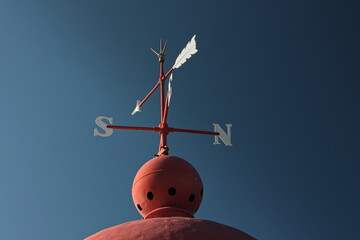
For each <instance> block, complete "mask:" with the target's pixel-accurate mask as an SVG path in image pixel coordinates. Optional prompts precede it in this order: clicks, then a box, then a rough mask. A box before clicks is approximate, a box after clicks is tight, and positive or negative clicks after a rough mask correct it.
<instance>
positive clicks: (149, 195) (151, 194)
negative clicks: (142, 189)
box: [146, 192, 154, 200]
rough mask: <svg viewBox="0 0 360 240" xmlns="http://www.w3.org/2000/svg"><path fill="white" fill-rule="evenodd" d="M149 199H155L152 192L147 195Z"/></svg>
mask: <svg viewBox="0 0 360 240" xmlns="http://www.w3.org/2000/svg"><path fill="white" fill-rule="evenodd" d="M146 197H147V199H149V200H152V199H153V198H154V194H153V193H152V192H148V193H147V194H146Z"/></svg>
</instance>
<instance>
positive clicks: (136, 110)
mask: <svg viewBox="0 0 360 240" xmlns="http://www.w3.org/2000/svg"><path fill="white" fill-rule="evenodd" d="M139 105H140V100H137V101H136V107H135V109H134V111H133V112H132V113H131V115H135V113H137V112H141V110H140V107H139Z"/></svg>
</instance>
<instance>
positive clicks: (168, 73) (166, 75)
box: [164, 68, 174, 79]
mask: <svg viewBox="0 0 360 240" xmlns="http://www.w3.org/2000/svg"><path fill="white" fill-rule="evenodd" d="M172 71H174V69H173V68H170V70H169V71H168V72H167V73H166V74H165V76H164V78H165V79H166V78H167V77H168V76H169V75H170V73H172Z"/></svg>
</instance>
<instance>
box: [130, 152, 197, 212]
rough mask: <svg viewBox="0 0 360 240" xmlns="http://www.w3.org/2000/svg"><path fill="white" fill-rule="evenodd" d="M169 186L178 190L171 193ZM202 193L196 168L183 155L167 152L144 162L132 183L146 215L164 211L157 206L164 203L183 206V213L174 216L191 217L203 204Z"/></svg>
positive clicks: (137, 206) (135, 200)
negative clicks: (173, 154)
mask: <svg viewBox="0 0 360 240" xmlns="http://www.w3.org/2000/svg"><path fill="white" fill-rule="evenodd" d="M169 189H173V190H174V191H175V192H173V193H172V194H170V192H171V191H169ZM202 193H203V184H202V182H201V178H200V175H199V173H198V172H197V171H196V169H195V168H194V167H193V166H192V165H191V164H190V163H189V162H187V161H185V160H184V159H181V158H179V157H175V156H168V155H162V156H160V157H156V158H153V159H151V160H150V161H148V162H147V163H145V164H144V165H143V166H142V167H141V168H140V169H139V171H138V172H137V174H136V176H135V179H134V183H133V187H132V196H133V200H134V204H135V206H136V208H137V209H138V211H139V213H140V214H141V215H142V216H143V217H144V218H150V217H159V216H161V213H162V212H163V211H159V210H158V209H160V208H164V207H173V208H176V209H183V213H181V215H177V214H175V215H172V216H181V217H189V216H190V217H191V216H193V215H194V213H195V212H196V211H197V209H198V208H199V206H200V203H201V200H202ZM149 194H150V198H149ZM155 212H156V214H154V213H155ZM167 212H168V210H167ZM184 213H185V214H186V215H184ZM164 216H165V217H169V214H168V213H166V215H164Z"/></svg>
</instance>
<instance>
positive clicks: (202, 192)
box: [200, 189, 204, 197]
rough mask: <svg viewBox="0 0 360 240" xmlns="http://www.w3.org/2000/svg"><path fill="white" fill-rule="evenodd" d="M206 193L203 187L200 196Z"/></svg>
mask: <svg viewBox="0 0 360 240" xmlns="http://www.w3.org/2000/svg"><path fill="white" fill-rule="evenodd" d="M203 194H204V189H201V192H200V196H201V197H202V196H203Z"/></svg>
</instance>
